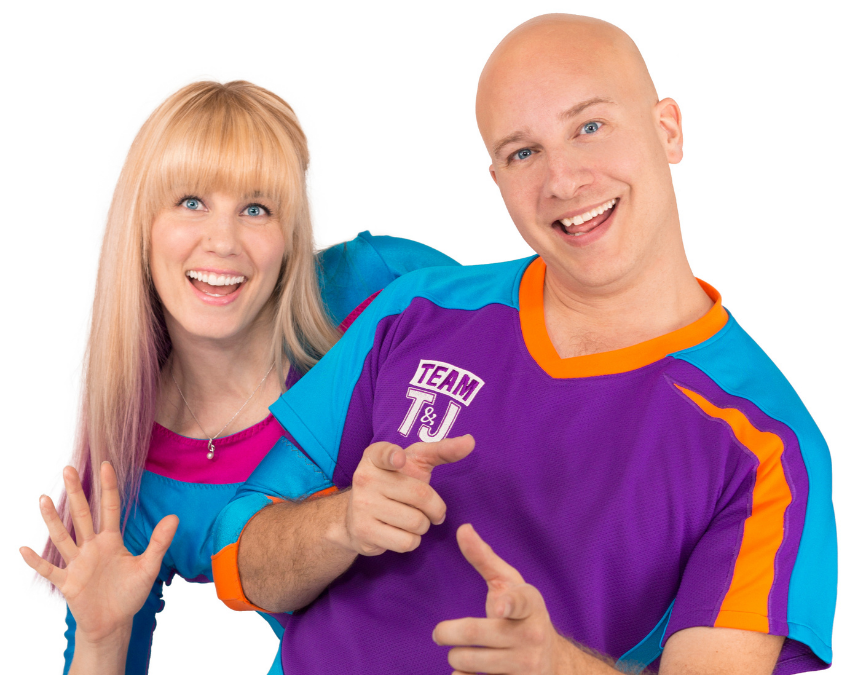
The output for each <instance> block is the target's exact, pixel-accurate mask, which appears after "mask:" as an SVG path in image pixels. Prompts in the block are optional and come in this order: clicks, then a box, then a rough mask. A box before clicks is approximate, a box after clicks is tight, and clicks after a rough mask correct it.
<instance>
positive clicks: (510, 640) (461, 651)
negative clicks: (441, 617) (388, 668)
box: [433, 524, 568, 675]
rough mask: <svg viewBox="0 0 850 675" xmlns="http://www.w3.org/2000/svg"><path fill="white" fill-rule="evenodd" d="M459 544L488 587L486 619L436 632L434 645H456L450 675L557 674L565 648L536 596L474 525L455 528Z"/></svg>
mask: <svg viewBox="0 0 850 675" xmlns="http://www.w3.org/2000/svg"><path fill="white" fill-rule="evenodd" d="M457 541H458V544H459V546H460V550H461V552H462V553H463V555H464V557H465V558H466V559H467V560H468V561H469V563H470V564H471V565H472V566H473V567H474V568H475V569H476V570H477V571H478V573H479V574H480V575H481V576H482V577H483V578H484V581H486V582H487V601H486V604H485V612H486V618H484V619H481V618H466V619H454V620H452V621H442V622H441V623H439V624H437V627H436V628H435V629H434V634H433V639H434V642H436V643H437V644H438V645H449V646H454V649H452V650H451V651H449V665H451V667H452V668H454V675H460V674H462V673H504V674H505V675H512V674H514V673H516V674H519V673H522V674H524V675H553V674H554V673H557V672H560V671H559V664H560V663H562V662H563V659H562V656H563V652H562V650H563V647H564V645H565V644H567V645H568V643H566V640H564V639H563V638H561V637H560V636H559V635H558V634H557V632H556V631H555V628H554V626H552V621H551V620H550V619H549V612H547V611H546V603H545V602H544V601H543V596H542V595H540V591H538V590H537V589H536V588H534V586H531V585H530V584H527V583H525V581H524V580H523V578H522V576H521V575H520V573H519V572H517V571H516V570H515V569H514V568H513V567H511V566H510V565H509V564H508V563H506V562H505V561H504V560H502V559H501V558H500V557H499V556H497V555H496V554H495V553H494V552H493V549H492V548H490V546H488V545H487V544H486V543H485V542H484V540H483V539H481V537H480V536H478V533H477V532H476V531H475V530H474V529H472V525H468V524H467V525H461V526H460V527H459V528H458V530H457Z"/></svg>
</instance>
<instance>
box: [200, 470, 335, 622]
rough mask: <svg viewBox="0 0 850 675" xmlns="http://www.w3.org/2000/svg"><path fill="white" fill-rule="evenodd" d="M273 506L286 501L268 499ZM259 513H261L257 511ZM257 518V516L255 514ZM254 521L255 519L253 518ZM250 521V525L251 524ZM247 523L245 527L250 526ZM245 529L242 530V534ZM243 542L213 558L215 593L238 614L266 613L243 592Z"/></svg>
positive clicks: (317, 494)
mask: <svg viewBox="0 0 850 675" xmlns="http://www.w3.org/2000/svg"><path fill="white" fill-rule="evenodd" d="M336 491H337V488H336V486H331V487H329V488H326V489H324V490H320V491H319V492H314V493H313V494H312V495H310V496H309V497H307V499H316V498H318V497H324V496H325V495H329V494H332V493H334V492H336ZM268 499H269V501H271V502H272V504H280V503H281V502H283V501H284V500H283V499H281V498H280V497H268ZM257 513H259V511H257ZM254 515H255V516H256V514H254ZM251 520H253V517H252V518H251ZM251 520H249V521H248V523H250V522H251ZM248 523H245V526H246V527H247V526H248ZM244 531H245V528H242V532H244ZM241 541H242V534H241V533H240V534H239V539H237V540H236V541H235V542H233V543H232V544H228V545H227V546H225V547H224V548H223V549H221V550H220V551H219V552H218V553H216V554H214V555H213V556H212V573H213V581H214V582H215V592H216V595H218V599H219V600H221V601H222V602H223V603H224V604H225V605H227V606H228V607H230V609H234V610H236V611H237V612H248V611H256V612H266V611H267V610H265V609H263V608H262V607H258V606H257V605H255V604H254V603H252V602H251V601H250V600H248V598H247V597H246V596H245V591H244V590H242V580H241V579H240V578H239V563H238V558H239V542H241Z"/></svg>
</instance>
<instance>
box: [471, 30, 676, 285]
mask: <svg viewBox="0 0 850 675" xmlns="http://www.w3.org/2000/svg"><path fill="white" fill-rule="evenodd" d="M476 113H477V117H478V128H479V129H480V131H481V136H482V138H483V139H484V143H485V144H486V146H487V150H488V152H489V154H490V158H491V160H492V164H491V165H490V174H491V176H492V177H493V179H494V180H495V181H496V184H497V185H498V186H499V191H500V192H501V194H502V199H503V200H504V202H505V206H506V207H507V209H508V212H509V213H510V215H511V218H512V219H513V221H514V223H515V224H516V226H517V229H518V230H519V232H520V234H522V236H523V238H525V240H526V241H527V242H528V243H529V245H530V246H531V248H533V249H534V250H535V251H536V252H537V253H539V254H540V255H541V257H542V258H543V259H544V261H545V262H546V264H547V265H548V267H549V270H550V271H554V273H555V274H559V275H560V276H561V278H563V279H566V278H571V279H572V280H573V282H576V283H580V285H581V286H582V287H584V288H591V287H594V288H610V287H611V284H613V283H614V281H615V280H618V279H619V280H623V279H627V278H632V279H634V278H636V277H637V276H639V275H640V274H643V273H644V272H646V270H647V269H649V268H652V267H653V266H659V265H660V266H662V267H663V266H664V265H668V266H669V265H670V264H672V263H671V261H673V260H675V261H678V263H682V261H684V249H683V248H682V245H681V233H680V230H679V219H678V218H679V217H678V211H677V208H676V198H675V194H674V190H673V181H672V175H671V173H670V166H669V165H670V164H671V163H676V162H678V161H679V160H680V159H681V157H682V129H681V114H680V111H679V107H678V105H677V104H676V102H675V101H673V100H672V99H664V100H662V101H659V100H658V95H657V94H656V92H655V86H654V85H653V84H652V79H651V78H650V76H649V73H648V72H647V69H646V64H645V63H644V61H643V57H641V55H640V52H639V51H638V48H637V47H636V46H635V43H634V42H632V40H631V38H629V36H628V35H626V34H625V33H624V32H623V31H621V30H620V29H619V28H617V27H616V26H612V25H611V24H609V23H606V22H604V21H599V20H598V19H591V18H588V17H583V16H573V15H569V14H548V15H545V16H540V17H537V18H535V19H532V20H531V21H527V22H526V23H524V24H522V25H521V26H519V27H518V28H516V29H515V30H513V31H511V33H510V34H509V35H508V36H507V37H506V38H505V39H504V40H502V41H501V42H500V43H499V45H498V46H497V47H496V49H495V50H494V51H493V54H492V55H491V56H490V58H489V60H488V61H487V64H486V65H485V67H484V71H483V72H482V73H481V79H480V81H479V84H478V97H477V100H476ZM678 263H677V264H678ZM683 264H684V263H683ZM681 266H682V265H680V267H681Z"/></svg>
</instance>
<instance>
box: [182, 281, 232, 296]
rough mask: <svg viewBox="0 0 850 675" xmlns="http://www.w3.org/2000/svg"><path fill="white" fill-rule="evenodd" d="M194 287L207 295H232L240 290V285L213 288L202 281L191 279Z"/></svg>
mask: <svg viewBox="0 0 850 675" xmlns="http://www.w3.org/2000/svg"><path fill="white" fill-rule="evenodd" d="M189 281H190V282H191V283H192V285H193V286H194V287H195V288H197V289H198V290H199V291H201V292H202V293H206V294H207V295H230V294H231V293H233V291H235V290H236V289H237V288H239V284H231V285H230V286H213V285H212V284H208V283H206V282H205V281H201V280H200V279H189Z"/></svg>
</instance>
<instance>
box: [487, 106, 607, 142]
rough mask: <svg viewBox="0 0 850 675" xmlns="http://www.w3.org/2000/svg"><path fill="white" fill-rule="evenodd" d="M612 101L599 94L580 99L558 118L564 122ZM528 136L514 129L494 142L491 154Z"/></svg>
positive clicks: (524, 132) (525, 132)
mask: <svg viewBox="0 0 850 675" xmlns="http://www.w3.org/2000/svg"><path fill="white" fill-rule="evenodd" d="M613 102H614V101H612V100H611V99H610V98H602V97H600V96H597V97H595V98H589V99H587V100H586V101H582V102H581V103H576V104H575V105H574V106H573V107H572V108H570V109H569V110H565V111H563V112H562V113H559V114H558V119H559V120H561V121H562V122H565V121H567V120H569V119H570V118H572V117H575V116H576V115H579V114H581V113H582V112H583V111H584V110H586V109H587V108H589V107H591V106H594V105H599V104H600V103H613ZM528 138H529V133H528V131H515V132H514V133H512V134H511V135H510V136H505V137H504V138H503V139H502V140H500V141H499V142H498V143H496V145H494V146H493V155H494V156H498V155H499V152H500V151H501V150H502V149H503V148H504V147H505V146H506V145H510V144H511V143H517V142H519V141H524V140H526V139H528Z"/></svg>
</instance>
